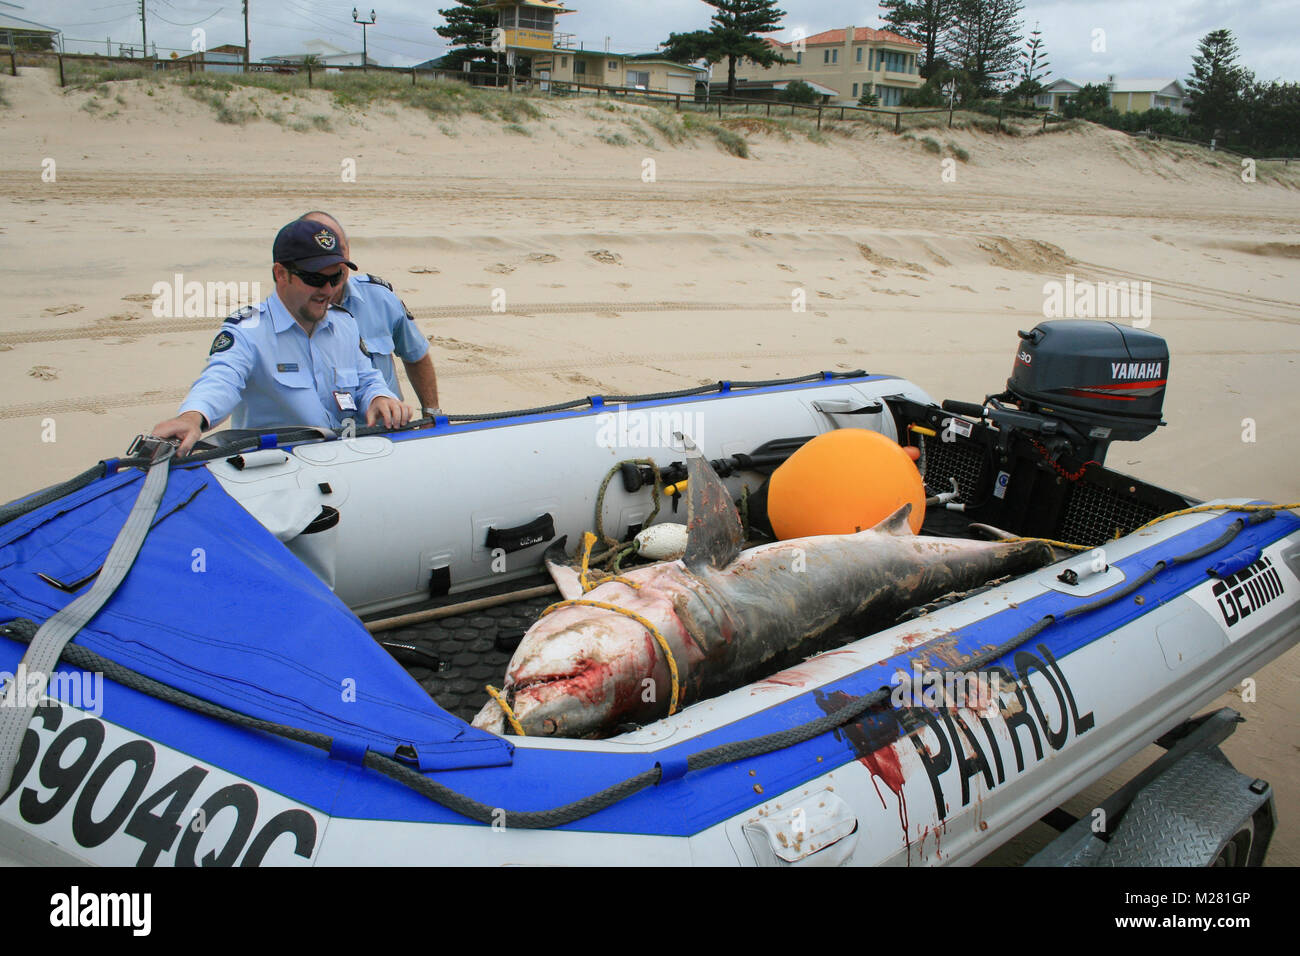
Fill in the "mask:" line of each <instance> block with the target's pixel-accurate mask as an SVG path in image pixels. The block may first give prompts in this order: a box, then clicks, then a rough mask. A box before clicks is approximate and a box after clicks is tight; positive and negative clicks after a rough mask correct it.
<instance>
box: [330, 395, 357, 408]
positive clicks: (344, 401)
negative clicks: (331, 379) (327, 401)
mask: <svg viewBox="0 0 1300 956" xmlns="http://www.w3.org/2000/svg"><path fill="white" fill-rule="evenodd" d="M334 401H335V402H336V403H337V404H338V406H339V411H341V412H355V411H356V410H357V403H356V400H355V399H354V398H353V397H352V393H351V392H335V393H334Z"/></svg>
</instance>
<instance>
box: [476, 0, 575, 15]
mask: <svg viewBox="0 0 1300 956" xmlns="http://www.w3.org/2000/svg"><path fill="white" fill-rule="evenodd" d="M488 6H490V7H542V8H543V9H546V10H553V11H555V13H556V15H559V14H561V13H577V12H578V11H577V10H569V9H567V8H566V7H565V6H564V4H562V3H558V2H556V0H496V2H495V3H489V4H488Z"/></svg>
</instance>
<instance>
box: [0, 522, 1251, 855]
mask: <svg viewBox="0 0 1300 956" xmlns="http://www.w3.org/2000/svg"><path fill="white" fill-rule="evenodd" d="M1272 517H1273V514H1272V513H1266V512H1260V513H1256V514H1252V515H1250V516H1248V517H1245V518H1238V519H1237V520H1236V521H1234V522H1233V523H1232V525H1231V526H1229V527H1228V528H1227V529H1226V530H1225V531H1224V532H1223V534H1221V535H1220V536H1219V537H1218V538H1215V539H1214V540H1213V541H1211V542H1210V543H1208V544H1206V545H1204V546H1202V547H1200V548H1197V549H1196V550H1195V551H1192V552H1190V553H1188V554H1185V555H1182V556H1180V557H1176V558H1171V559H1169V560H1167V561H1159V562H1157V563H1156V564H1155V565H1153V566H1152V568H1151V569H1150V570H1149V571H1148V572H1147V573H1146V574H1144V575H1142V576H1141V577H1140V578H1138V579H1136V580H1135V581H1134V582H1133V583H1132V584H1130V585H1128V586H1127V587H1125V588H1123V589H1122V590H1121V591H1119V592H1117V593H1116V594H1114V595H1108V596H1106V597H1102V598H1099V599H1097V600H1096V601H1093V602H1091V603H1089V604H1087V605H1081V606H1079V607H1076V608H1073V609H1071V610H1069V611H1066V612H1065V613H1063V614H1061V615H1059V616H1057V615H1051V614H1049V615H1047V616H1045V617H1043V618H1042V619H1041V620H1039V621H1037V622H1036V623H1034V624H1032V625H1030V626H1029V627H1027V628H1025V630H1023V631H1021V632H1020V633H1019V634H1017V635H1016V636H1015V637H1013V638H1011V640H1009V641H1007V642H1006V643H1004V644H1003V645H1001V646H1000V647H997V648H994V649H992V650H990V651H988V652H986V653H984V654H981V655H980V656H979V657H978V658H976V659H975V661H974V662H967V666H970V664H972V663H976V662H984V663H982V664H978V666H987V664H989V663H992V662H993V661H994V660H996V659H997V658H998V656H1001V655H1004V654H1007V653H1009V652H1010V651H1012V650H1014V649H1015V648H1016V647H1018V646H1020V645H1021V644H1024V643H1026V642H1027V641H1029V640H1031V639H1033V638H1034V637H1036V636H1037V635H1038V634H1039V633H1041V632H1042V631H1043V630H1044V629H1046V628H1047V627H1049V626H1051V625H1052V624H1053V623H1056V622H1057V621H1059V620H1063V619H1066V618H1071V617H1076V616H1078V615H1080V614H1086V613H1088V612H1090V611H1094V610H1097V609H1098V608H1101V607H1104V606H1106V605H1108V604H1112V603H1114V602H1115V601H1118V600H1121V599H1123V598H1124V597H1127V596H1128V595H1129V594H1131V593H1132V592H1133V591H1134V590H1136V589H1137V588H1139V587H1141V586H1142V585H1143V584H1145V583H1147V582H1148V581H1150V580H1151V579H1152V578H1154V577H1155V576H1156V575H1158V574H1159V573H1160V572H1161V571H1163V570H1164V569H1165V568H1167V567H1171V566H1173V565H1178V564H1185V563H1187V562H1190V561H1196V560H1199V559H1200V558H1203V557H1205V556H1207V555H1209V554H1212V553H1214V552H1215V551H1218V550H1220V549H1222V548H1224V547H1227V545H1229V544H1230V543H1231V542H1232V541H1233V540H1234V539H1235V538H1236V537H1237V535H1238V534H1239V533H1240V532H1241V530H1242V529H1243V528H1245V527H1246V526H1247V525H1256V524H1261V523H1263V522H1265V521H1267V520H1269V519H1270V518H1272ZM37 629H38V628H37V625H36V624H35V623H34V622H32V621H30V620H21V619H20V620H15V621H10V622H8V623H7V624H4V625H0V636H6V637H13V638H15V639H17V640H20V641H30V640H31V639H32V637H33V636H34V635H35V634H36V632H37ZM62 657H63V659H64V660H66V661H67V662H68V663H69V664H72V665H73V666H74V667H79V668H81V669H83V670H87V671H92V672H94V671H98V672H100V673H102V674H103V675H104V676H105V677H106V678H108V679H109V680H113V681H116V682H117V683H120V684H123V685H125V686H128V687H131V688H133V689H135V690H138V691H141V692H143V693H146V694H149V695H151V696H153V697H157V698H158V699H160V700H164V701H167V702H169V703H173V704H176V705H177V706H180V707H184V708H186V709H188V710H192V711H195V712H196V713H200V714H204V715H207V716H211V717H216V718H218V719H221V720H225V721H227V722H229V723H232V724H235V725H238V726H241V727H248V728H251V729H255V730H261V731H265V732H267V733H272V734H275V735H277V736H281V737H285V738H287V739H290V740H296V741H298V742H300V743H304V744H307V745H309V746H313V747H316V748H318V749H320V750H324V751H326V752H328V751H329V750H330V749H331V747H332V744H333V741H332V740H331V738H330V737H329V736H328V735H326V734H323V733H319V732H316V731H309V730H302V729H299V728H295V727H286V726H284V725H282V724H275V723H272V722H270V721H265V720H259V719H257V718H255V717H249V716H248V715H246V714H240V713H238V712H236V711H232V710H229V709H227V708H225V707H222V706H220V705H218V704H214V703H212V702H210V701H206V700H202V699H201V698H197V697H194V696H192V695H190V694H187V693H185V692H184V691H180V690H177V689H176V688H174V687H170V686H168V685H166V684H163V683H160V682H158V681H155V680H153V679H152V678H150V677H145V676H144V675H143V674H139V673H136V672H135V671H131V670H129V669H127V668H125V667H123V666H121V665H120V664H118V663H117V662H116V661H111V660H109V659H107V658H105V657H101V656H100V655H99V654H96V653H95V652H94V651H91V650H90V649H89V648H86V647H82V646H81V645H79V644H68V645H67V646H66V647H64V649H63V654H62ZM892 693H893V689H892V688H890V687H882V688H880V689H879V690H876V691H872V692H871V693H868V694H864V695H862V696H860V697H855V698H852V699H850V700H849V701H848V702H846V703H845V704H844V705H843V706H842V707H840V708H839V709H838V710H835V711H833V712H832V713H830V714H827V715H826V716H824V717H820V718H818V719H816V720H812V721H809V722H808V723H805V724H801V725H799V726H798V727H791V728H790V729H788V730H781V731H777V732H776V733H772V734H767V735H765V736H762V737H754V738H751V739H749V740H739V741H734V742H731V743H726V744H722V745H720V746H717V747H711V748H709V749H708V750H701V751H699V752H697V753H694V754H691V755H690V756H689V757H688V758H687V760H686V772H688V773H690V772H693V771H697V770H704V769H707V768H709V767H716V766H720V765H722V764H729V763H735V762H736V761H738V760H745V759H751V758H754V757H760V756H763V755H764V754H768V753H773V752H775V751H777V750H783V749H785V748H787V747H792V746H794V745H796V744H801V743H806V742H807V741H809V740H812V739H814V738H816V737H819V736H821V735H822V734H825V733H829V732H831V731H834V730H837V729H838V728H840V727H842V726H844V725H846V724H850V723H852V722H854V721H855V720H857V719H858V718H860V717H861V716H862V715H863V714H865V713H866V712H867V711H868V710H869V709H870V708H872V707H874V706H877V705H880V704H883V703H885V702H886V701H888V700H889V698H890V695H891V694H892ZM364 764H365V766H367V767H369V768H370V769H372V770H374V771H376V772H377V773H382V774H383V775H385V776H386V777H388V778H389V779H391V780H394V781H396V782H398V783H401V784H402V785H404V786H406V787H409V788H410V789H412V790H414V791H416V792H417V793H420V794H422V795H424V796H425V797H427V798H429V799H430V800H432V801H434V802H435V803H437V804H439V805H441V806H443V807H446V808H447V809H448V810H451V811H453V812H454V813H458V814H460V815H461V816H463V817H465V818H467V819H470V820H475V821H477V822H479V823H483V824H489V825H491V824H496V825H498V826H499V825H500V822H501V808H500V807H498V806H491V805H489V804H486V803H483V802H481V801H478V800H475V799H473V798H472V797H468V796H466V795H465V794H462V793H458V792H457V791H455V790H452V789H451V788H450V787H447V786H445V785H443V784H440V783H438V782H437V781H435V780H432V779H430V778H429V777H426V776H424V775H423V774H421V773H419V772H418V771H417V770H414V769H412V768H411V767H409V766H407V765H406V764H404V763H402V762H400V761H399V760H397V759H395V758H393V757H389V756H386V755H383V754H378V753H375V752H373V751H369V750H368V751H366V754H365V758H364ZM663 777H664V770H663V767H662V765H661V764H658V763H656V764H655V765H654V766H653V767H651V768H649V769H648V770H643V771H642V772H641V773H639V774H636V775H635V776H632V777H628V778H627V779H625V780H623V781H620V782H619V783H616V784H614V785H612V786H610V787H607V788H605V789H604V790H601V791H598V792H597V793H593V794H589V795H588V796H586V797H583V798H581V799H579V800H576V801H574V802H572V803H569V804H565V805H564V806H560V807H554V808H551V809H549V810H524V811H508V812H507V814H506V818H505V821H506V825H507V827H513V828H516V829H526V830H536V829H550V828H553V827H558V826H563V825H565V824H568V823H573V822H575V821H577V820H581V819H583V818H584V817H588V816H591V815H592V814H594V813H598V812H600V811H601V810H605V809H608V808H609V807H611V806H613V805H614V804H616V803H619V802H621V801H623V800H626V799H627V798H628V797H631V796H633V795H635V794H637V793H639V792H640V791H642V790H644V789H646V788H647V787H650V786H654V785H657V784H659V783H660V782H661V781H662V780H663Z"/></svg>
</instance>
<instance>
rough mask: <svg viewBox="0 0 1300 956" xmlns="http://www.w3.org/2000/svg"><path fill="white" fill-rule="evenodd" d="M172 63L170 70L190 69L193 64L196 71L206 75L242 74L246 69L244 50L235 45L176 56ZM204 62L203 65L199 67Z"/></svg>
mask: <svg viewBox="0 0 1300 956" xmlns="http://www.w3.org/2000/svg"><path fill="white" fill-rule="evenodd" d="M172 56H173V57H175V59H173V60H172V61H171V64H170V68H171V69H174V70H183V69H188V68H189V66H190V64H191V63H194V64H195V67H194V68H195V69H198V70H202V71H203V72H204V73H241V72H243V69H244V48H243V47H242V46H235V45H234V44H233V43H223V44H222V45H221V46H214V47H213V48H212V49H211V50H206V51H200V52H198V53H189V54H186V55H185V56H176V54H174V53H173V54H172ZM199 61H202V65H201V66H200V65H199Z"/></svg>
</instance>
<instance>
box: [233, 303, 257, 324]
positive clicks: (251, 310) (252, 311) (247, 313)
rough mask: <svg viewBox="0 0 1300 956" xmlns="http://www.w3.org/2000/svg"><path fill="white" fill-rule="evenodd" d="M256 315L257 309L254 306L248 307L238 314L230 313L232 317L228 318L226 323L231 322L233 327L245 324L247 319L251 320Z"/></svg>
mask: <svg viewBox="0 0 1300 956" xmlns="http://www.w3.org/2000/svg"><path fill="white" fill-rule="evenodd" d="M255 315H257V307H256V306H252V305H246V306H244V307H243V308H242V309H240V310H239V311H238V312H232V313H230V315H228V316H226V321H227V322H229V323H230V324H231V325H238V324H239V323H240V322H243V321H244V320H245V319H251V318H252V317H253V316H255Z"/></svg>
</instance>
